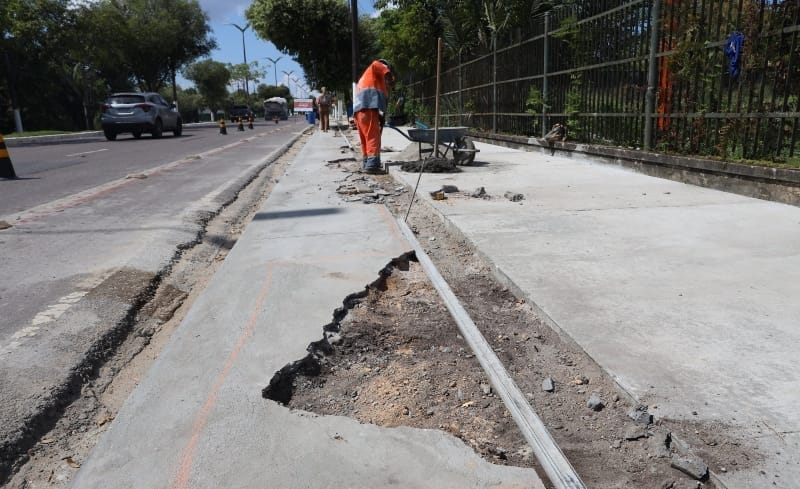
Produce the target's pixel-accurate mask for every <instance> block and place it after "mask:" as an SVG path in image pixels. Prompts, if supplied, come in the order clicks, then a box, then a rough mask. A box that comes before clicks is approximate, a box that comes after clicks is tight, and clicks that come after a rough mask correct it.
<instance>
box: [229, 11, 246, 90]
mask: <svg viewBox="0 0 800 489" xmlns="http://www.w3.org/2000/svg"><path fill="white" fill-rule="evenodd" d="M227 25H232V26H234V27H236V28H237V29H239V30H240V31H241V32H242V56H243V57H244V66H245V70H248V71H249V70H250V68H249V67H248V66H247V50H246V49H245V47H244V31H246V30H247V29H248V28H249V27H250V22H248V23H247V24H245V25H244V27H241V26H239V25H238V24H227ZM247 84H248V81H247V71H245V73H244V94H245V96H246V97H247V98H248V99H249V98H250V89H249V88H248V86H247Z"/></svg>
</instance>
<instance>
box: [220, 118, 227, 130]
mask: <svg viewBox="0 0 800 489" xmlns="http://www.w3.org/2000/svg"><path fill="white" fill-rule="evenodd" d="M219 133H220V134H228V130H227V129H225V116H223V117H222V118H221V119H220V120H219Z"/></svg>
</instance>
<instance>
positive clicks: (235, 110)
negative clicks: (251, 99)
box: [228, 105, 255, 122]
mask: <svg viewBox="0 0 800 489" xmlns="http://www.w3.org/2000/svg"><path fill="white" fill-rule="evenodd" d="M228 116H229V117H230V118H231V122H236V121H238V120H239V117H241V118H242V121H244V122H247V119H248V118H249V117H253V118H255V117H254V116H253V111H252V109H250V106H249V105H234V106H233V107H231V110H229V111H228Z"/></svg>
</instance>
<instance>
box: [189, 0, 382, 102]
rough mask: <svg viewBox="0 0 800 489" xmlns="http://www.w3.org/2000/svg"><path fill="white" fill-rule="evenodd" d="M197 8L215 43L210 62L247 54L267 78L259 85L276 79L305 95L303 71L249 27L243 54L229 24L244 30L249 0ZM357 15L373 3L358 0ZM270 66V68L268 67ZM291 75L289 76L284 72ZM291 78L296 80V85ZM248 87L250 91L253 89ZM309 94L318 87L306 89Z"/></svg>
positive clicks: (205, 2)
mask: <svg viewBox="0 0 800 489" xmlns="http://www.w3.org/2000/svg"><path fill="white" fill-rule="evenodd" d="M199 3H200V7H201V8H202V9H203V10H204V11H205V12H206V14H208V17H209V25H210V27H211V30H212V36H213V37H214V38H215V39H216V40H217V49H215V50H214V51H212V52H211V55H210V57H211V59H213V60H214V61H219V62H221V63H231V64H239V63H243V62H244V56H243V54H244V53H246V54H247V62H248V63H252V62H253V61H258V64H259V69H261V70H265V71H266V72H267V73H266V76H265V77H264V78H263V79H261V80H259V83H265V84H267V85H275V84H276V78H277V84H278V85H285V86H287V87H289V90H290V91H291V92H292V95H294V96H295V97H301V96H307V94H308V92H307V91H306V90H305V88H304V87H306V86H307V83H306V80H305V75H304V74H303V70H302V69H301V68H300V65H298V64H297V63H296V62H295V61H294V60H293V59H292V58H291V57H289V56H288V55H286V54H283V53H281V52H280V51H278V49H277V48H276V47H275V45H274V44H272V43H271V42H269V41H265V40H263V39H259V38H258V37H256V35H255V33H254V32H253V29H252V28H248V29H247V30H245V32H244V52H243V50H242V32H241V31H240V30H239V29H237V28H236V27H234V26H232V25H228V24H238V25H239V27H244V26H245V25H246V24H247V20H246V19H245V17H244V12H245V10H247V7H249V6H250V3H251V2H250V0H199ZM357 3H358V13H359V15H363V14H366V13H371V12H373V11H374V9H373V8H372V0H357ZM265 58H272V59H278V58H280V60H278V63H277V72H276V65H275V64H273V63H272V62H271V61H270V60H268V59H265ZM267 66H269V68H267ZM284 72H287V73H290V74H291V77H289V76H287V74H286V73H284ZM290 78H296V79H297V80H298V81H299V83H296V82H294V81H292V80H291V79H290ZM178 84H179V85H180V86H182V87H189V86H192V82H190V81H188V80H186V79H185V78H181V77H178ZM253 86H254V85H253V84H252V83H251V85H250V90H252V89H253ZM307 88H308V89H310V90H311V91H314V90H316V89H318V88H319V87H310V86H309V87H307Z"/></svg>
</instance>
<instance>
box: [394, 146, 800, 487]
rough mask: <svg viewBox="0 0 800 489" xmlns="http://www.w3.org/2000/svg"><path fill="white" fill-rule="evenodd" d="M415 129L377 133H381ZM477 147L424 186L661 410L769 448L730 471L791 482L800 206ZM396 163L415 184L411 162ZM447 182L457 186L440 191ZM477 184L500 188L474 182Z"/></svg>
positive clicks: (550, 312)
mask: <svg viewBox="0 0 800 489" xmlns="http://www.w3.org/2000/svg"><path fill="white" fill-rule="evenodd" d="M406 145H407V143H404V142H403V139H402V137H401V136H400V135H397V134H394V133H393V132H392V131H389V132H388V133H384V146H389V147H395V148H403V147H405V146H406ZM476 147H477V148H478V149H479V150H480V152H479V153H478V155H477V158H476V162H475V165H474V166H469V167H461V168H462V170H463V171H462V172H460V173H452V174H423V176H422V183H421V184H420V187H419V192H418V194H419V195H420V196H421V198H423V199H425V200H426V201H427V202H428V204H430V205H432V206H433V207H434V208H435V209H436V210H437V211H438V212H439V213H441V215H442V216H444V218H445V219H446V220H447V221H449V222H450V223H451V224H452V225H453V226H455V227H456V228H457V229H458V230H459V231H461V232H462V233H463V234H464V236H466V237H467V239H468V240H470V241H471V242H472V244H473V245H474V246H475V248H477V250H478V251H479V252H480V253H482V254H483V255H484V256H486V257H487V258H488V259H489V260H490V261H491V262H492V263H493V264H494V266H495V267H496V270H497V272H498V275H499V276H501V277H502V278H503V279H504V280H506V281H507V282H508V283H509V284H511V285H512V286H513V287H514V288H515V289H516V290H517V291H519V292H520V293H521V294H523V295H524V296H525V297H526V298H527V299H528V300H530V301H531V302H532V303H534V304H536V305H537V307H538V308H539V309H540V310H541V312H542V313H543V315H544V316H545V318H546V319H549V320H550V322H551V323H552V324H553V325H554V326H555V327H556V328H559V329H560V330H561V331H562V332H563V333H565V334H566V335H567V336H569V337H570V338H572V339H573V340H574V341H575V342H577V343H578V344H579V345H580V346H581V347H582V348H583V349H584V350H585V351H586V352H587V353H588V354H589V355H590V356H592V357H593V358H594V359H595V360H596V361H597V362H598V363H599V364H600V365H601V366H602V367H603V368H604V369H605V370H606V371H608V372H609V373H610V374H611V375H612V376H614V377H615V378H616V380H617V381H618V382H619V384H620V385H621V386H623V387H624V388H625V389H626V390H628V391H629V392H630V393H631V394H632V395H633V396H634V397H636V398H638V399H640V400H642V401H643V402H646V403H647V404H650V405H651V406H657V409H651V412H653V414H655V415H656V416H657V417H669V418H677V419H683V418H686V419H694V420H713V421H718V422H722V423H725V424H728V425H732V426H736V427H737V429H738V430H739V431H740V432H741V433H742V434H743V436H744V437H745V438H754V439H757V440H758V443H759V445H760V446H761V449H762V452H763V453H764V454H765V455H766V461H765V462H764V464H763V465H762V466H760V467H758V468H757V469H755V470H753V471H748V472H746V473H737V474H736V475H735V476H732V475H730V474H727V475H726V474H722V479H723V481H724V482H725V483H726V484H727V485H728V487H741V488H747V487H756V486H753V485H752V482H753V481H755V480H758V481H761V482H763V481H764V480H765V479H764V474H760V473H759V472H758V471H759V470H765V472H766V473H767V475H768V478H769V479H770V480H769V482H768V483H769V485H770V486H772V487H787V488H788V487H794V486H793V484H795V481H797V480H800V445H798V441H797V437H796V436H795V435H796V433H798V432H800V411H798V410H797V409H796V406H797V404H798V401H800V373H798V372H800V370H799V369H798V361H797V345H798V344H800V302H798V301H797V297H798V294H800V251H799V250H800V249H799V248H798V246H797V243H800V208H797V207H792V206H788V205H783V204H777V203H772V202H766V201H762V200H757V199H751V198H746V197H741V196H738V195H733V194H727V193H724V192H719V191H715V190H710V189H705V188H701V187H695V186H691V185H686V184H682V183H677V182H674V181H670V180H663V179H658V178H652V177H647V176H644V175H641V174H638V173H635V172H632V171H629V170H625V169H622V168H618V167H612V166H608V165H603V164H599V163H592V162H590V161H581V160H579V159H577V158H571V159H569V158H562V157H559V156H557V155H556V156H550V155H545V154H539V153H528V152H522V151H516V150H511V149H508V148H499V147H495V146H491V145H486V144H481V143H477V144H476ZM386 158H387V159H391V155H390V154H389V155H386ZM391 174H392V175H393V176H394V177H395V178H396V179H398V180H400V181H402V182H405V183H406V184H407V185H408V186H410V187H411V188H413V187H414V185H415V184H416V181H417V174H409V173H406V172H402V171H400V169H399V167H397V166H391ZM444 184H448V185H455V186H457V187H458V188H459V190H461V191H462V192H463V193H458V194H448V199H447V200H444V201H433V200H431V199H430V195H429V192H430V191H433V190H436V189H439V188H441V186H442V185H444ZM478 187H485V189H486V191H487V193H488V194H489V195H490V196H491V198H490V199H477V198H471V197H469V193H470V192H472V191H473V190H474V189H476V188H478ZM508 191H510V192H514V193H521V194H523V195H524V196H525V199H524V200H523V201H521V202H518V203H515V202H511V201H510V200H508V199H506V198H504V197H503V196H504V194H505V193H506V192H508ZM410 224H413V223H410ZM693 412H696V413H697V415H693V414H692V413H693ZM773 475H774V480H773ZM773 482H775V483H776V485H772V483H773Z"/></svg>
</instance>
